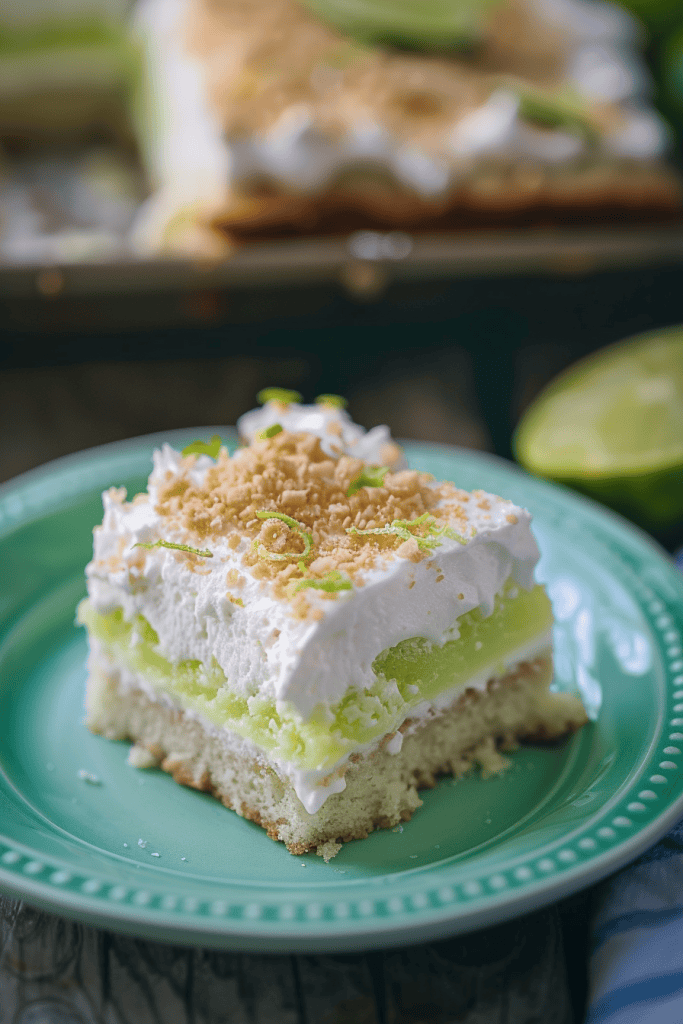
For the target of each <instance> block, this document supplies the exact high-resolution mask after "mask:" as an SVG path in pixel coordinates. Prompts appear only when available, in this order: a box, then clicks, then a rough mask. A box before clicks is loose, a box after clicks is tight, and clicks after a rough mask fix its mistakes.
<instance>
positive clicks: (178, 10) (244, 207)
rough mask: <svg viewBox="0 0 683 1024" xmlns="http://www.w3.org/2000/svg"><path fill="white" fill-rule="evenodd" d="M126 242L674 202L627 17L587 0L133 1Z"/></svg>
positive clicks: (672, 207) (533, 220)
mask: <svg viewBox="0 0 683 1024" xmlns="http://www.w3.org/2000/svg"><path fill="white" fill-rule="evenodd" d="M136 23H137V31H138V33H139V37H140V39H141V40H143V51H144V53H145V60H146V64H145V82H146V91H147V103H146V104H143V105H142V106H141V112H142V111H144V113H142V116H141V118H140V138H141V139H142V140H143V150H144V152H145V154H146V159H147V163H148V167H149V169H150V175H151V177H152V179H153V181H154V184H155V187H156V190H155V193H154V195H153V197H152V199H151V200H150V202H149V203H148V205H147V206H146V207H145V209H144V211H143V212H142V214H141V217H140V219H139V222H138V225H137V229H136V234H135V238H136V242H137V244H138V245H139V246H140V247H141V249H143V250H145V249H153V250H156V249H158V248H159V247H164V246H167V247H169V248H173V247H176V246H177V247H182V244H183V238H184V237H185V238H187V237H188V236H189V237H192V238H193V239H194V240H195V242H198V238H199V235H198V229H199V228H200V227H203V228H204V229H205V244H206V245H207V247H209V248H210V246H211V242H210V235H211V230H212V229H213V230H214V231H217V232H220V233H221V234H222V235H223V236H225V237H227V238H229V239H240V238H251V237H256V236H266V237H274V236H279V235H283V234H284V235H290V236H291V235H311V234H315V233H329V232H338V231H341V232H347V231H350V230H353V229H358V228H364V227H370V228H384V229H396V228H401V229H409V230H411V229H416V228H430V229H433V228H451V229H452V228H458V227H460V228H462V227H468V226H484V225H492V226H504V225H529V224H538V223H542V224H547V223H563V222H564V223H566V222H571V223H595V222H602V223H605V222H621V221H624V220H633V219H653V218H654V219H657V218H661V217H664V218H666V217H668V218H670V217H672V216H673V215H674V214H675V213H676V212H677V211H680V203H681V190H680V186H679V183H678V180H677V178H676V176H675V175H674V174H673V172H672V171H671V170H669V169H667V167H666V166H665V165H664V164H663V163H662V162H661V157H662V155H663V153H664V152H665V151H666V148H667V145H668V142H669V134H668V130H667V128H666V125H665V124H664V122H663V121H662V120H661V119H660V117H659V115H658V114H657V113H656V112H655V110H654V108H653V106H652V104H651V100H650V93H651V83H650V82H649V78H648V75H647V72H646V70H645V67H644V64H643V62H642V59H641V57H640V55H639V49H640V47H641V43H642V39H641V36H640V34H639V30H638V27H637V25H636V23H635V22H634V21H633V20H632V19H631V18H630V16H629V15H628V14H627V13H626V12H625V11H624V10H623V9H621V8H619V7H618V6H617V5H616V4H611V3H603V2H601V0H467V2H465V3H463V2H459V3H440V2H432V0H419V2H409V0H143V3H141V5H140V6H139V8H138V14H137V22H136Z"/></svg>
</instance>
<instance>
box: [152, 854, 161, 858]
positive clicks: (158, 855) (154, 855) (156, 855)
mask: <svg viewBox="0 0 683 1024" xmlns="http://www.w3.org/2000/svg"><path fill="white" fill-rule="evenodd" d="M152 857H161V854H160V853H153V854H152Z"/></svg>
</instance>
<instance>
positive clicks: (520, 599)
mask: <svg viewBox="0 0 683 1024" xmlns="http://www.w3.org/2000/svg"><path fill="white" fill-rule="evenodd" d="M283 421H284V422H283ZM285 424H286V426H285ZM239 426H240V433H241V435H242V436H244V438H245V439H246V440H248V442H249V443H247V444H246V445H244V446H243V447H241V448H239V449H238V450H237V451H236V452H235V454H234V455H232V456H231V455H229V454H228V452H227V451H226V450H225V448H220V449H219V444H220V439H219V438H215V439H213V441H212V442H210V443H209V444H206V445H203V444H197V445H195V446H190V447H191V448H193V449H194V450H192V451H188V450H187V449H186V451H185V453H180V452H177V451H174V450H173V449H172V448H170V447H169V446H168V445H164V446H163V448H162V449H161V450H160V451H157V452H155V454H154V469H153V471H152V473H151V476H150V478H149V484H148V489H147V491H146V492H144V493H142V494H138V495H137V496H136V497H134V498H133V499H132V501H127V500H126V494H125V492H124V491H122V490H117V489H111V490H110V491H108V492H105V494H104V507H105V514H104V521H103V523H102V525H101V526H99V527H97V528H96V530H95V533H94V557H93V560H92V562H91V563H90V564H89V566H88V568H87V579H88V593H89V596H88V598H87V599H86V600H85V601H84V602H83V603H82V604H81V606H80V609H79V620H80V621H81V622H82V623H84V624H85V625H86V626H87V629H88V633H89V640H90V658H89V678H88V684H87V696H86V708H87V724H88V726H89V727H90V728H91V729H92V730H93V731H94V732H98V733H102V734H103V735H104V736H107V737H109V738H111V739H129V740H132V741H134V744H135V746H134V747H133V750H132V753H131V760H132V762H133V763H134V764H138V765H142V766H149V765H152V764H159V765H160V766H161V767H162V768H163V769H164V770H165V771H167V772H170V773H171V774H172V775H173V777H174V778H175V779H176V780H177V781H178V782H182V783H184V784H186V785H189V786H193V787H195V788H197V789H200V790H204V791H206V792H209V793H213V794H214V795H215V796H217V797H218V798H219V799H220V800H222V801H223V803H224V804H225V805H226V806H227V807H230V808H232V809H233V810H234V811H236V812H237V813H238V814H240V815H242V816H243V817H245V818H249V819H251V820H253V821H255V822H257V823H258V824H260V825H262V826H263V827H264V828H265V829H266V830H267V832H268V834H269V835H270V836H271V837H272V838H273V839H277V840H281V841H282V842H284V843H285V844H286V846H287V848H288V849H289V850H290V852H292V853H295V854H300V853H303V852H306V851H309V850H313V849H315V850H316V851H317V852H318V853H319V854H321V855H322V856H324V857H325V858H326V859H329V857H331V856H333V855H334V854H335V853H336V852H337V850H338V849H339V847H340V844H341V843H342V842H343V841H346V840H350V839H357V838H364V837H366V836H367V835H368V833H369V832H371V831H372V830H373V829H376V828H386V827H391V826H394V825H396V824H397V823H399V822H400V821H405V820H407V819H409V818H410V817H411V815H412V813H413V812H414V811H415V810H416V808H417V807H419V805H420V803H421V800H420V797H419V790H420V789H421V788H424V787H428V786H433V785H434V783H435V780H436V779H437V777H438V776H439V775H441V774H444V773H446V774H453V775H456V776H458V775H461V774H463V773H464V772H466V771H468V770H469V769H470V768H471V767H472V766H474V765H477V764H479V765H480V766H482V768H483V769H484V771H486V772H490V771H498V770H500V769H501V767H502V766H503V758H502V756H501V753H500V750H501V748H508V747H511V746H514V745H515V744H516V743H517V742H519V741H520V740H532V741H533V740H536V741H548V740H554V739H557V738H559V737H562V736H565V735H567V734H569V733H571V732H573V731H575V730H576V729H578V728H579V727H580V726H582V725H583V724H584V723H585V721H586V715H585V712H584V709H583V706H582V704H581V702H580V700H579V699H578V697H576V696H575V695H573V694H562V693H555V692H552V691H551V689H550V684H551V681H552V610H551V606H550V602H549V600H548V597H547V595H546V593H545V590H544V588H543V587H542V586H541V585H539V584H537V583H536V582H535V581H534V567H535V565H536V562H537V560H538V557H539V553H538V548H537V545H536V542H535V540H534V538H533V535H532V533H531V530H530V525H529V524H530V518H531V517H530V515H529V513H528V512H527V511H525V510H524V509H522V508H519V507H518V506H516V505H514V504H513V503H512V502H510V501H507V500H505V499H503V498H499V497H497V496H494V495H492V494H487V493H485V492H484V491H474V492H472V493H469V492H466V491H463V490H461V489H460V488H459V487H457V486H456V485H455V484H453V483H444V482H437V481H435V480H434V479H433V478H432V477H431V476H430V475H429V474H426V473H421V472H418V471H417V470H414V469H409V468H403V466H404V465H405V464H404V463H403V462H402V455H401V452H400V449H399V448H398V447H397V446H396V445H395V444H394V443H393V442H392V441H391V439H390V437H389V433H388V431H387V430H386V428H375V430H374V431H370V432H368V433H365V431H363V430H362V429H361V428H359V427H357V426H356V425H355V424H353V423H351V421H350V419H349V417H348V416H347V414H346V413H345V412H344V411H343V410H342V409H340V408H339V407H338V406H337V405H336V404H333V402H332V401H331V400H330V398H329V396H327V401H325V402H323V403H321V404H320V405H319V406H317V407H314V408H311V407H303V406H299V405H298V404H297V403H292V402H291V401H289V400H286V401H285V400H283V396H282V395H280V396H278V398H277V399H276V400H271V401H269V402H268V403H267V404H266V406H264V408H263V409H262V410H258V411H255V412H254V413H253V414H248V415H247V417H244V418H243V420H242V421H241V423H240V425H239ZM212 446H213V447H212Z"/></svg>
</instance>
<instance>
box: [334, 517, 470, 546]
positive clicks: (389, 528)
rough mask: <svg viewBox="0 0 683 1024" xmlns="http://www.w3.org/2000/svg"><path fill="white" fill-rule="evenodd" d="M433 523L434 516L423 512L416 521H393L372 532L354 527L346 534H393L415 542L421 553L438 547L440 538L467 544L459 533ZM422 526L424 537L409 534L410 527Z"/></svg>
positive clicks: (350, 527)
mask: <svg viewBox="0 0 683 1024" xmlns="http://www.w3.org/2000/svg"><path fill="white" fill-rule="evenodd" d="M435 523H436V520H435V519H434V516H432V515H430V514H429V512H424V513H423V514H422V515H421V516H418V517H417V519H394V520H393V521H392V522H391V523H387V525H386V526H378V527H375V528H374V529H372V530H359V529H358V527H356V526H349V527H348V528H347V530H346V532H347V533H355V534H356V535H358V536H360V537H369V536H371V535H373V534H376V535H379V536H391V535H392V534H393V535H394V536H396V537H400V538H401V540H404V541H406V540H414V541H417V546H418V547H419V548H420V550H422V551H429V550H431V549H433V548H438V547H440V546H441V540H440V539H439V538H440V537H449V538H450V539H451V540H457V541H458V543H459V544H466V543H467V541H466V539H465V538H464V537H461V536H460V534H459V533H456V532H455V530H454V529H453V528H452V527H450V526H441V527H437V526H436V525H435ZM423 524H425V525H427V533H426V534H425V535H424V536H420V535H419V534H415V533H411V532H410V527H411V526H422V525H423Z"/></svg>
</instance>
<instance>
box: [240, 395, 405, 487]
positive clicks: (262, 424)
mask: <svg viewBox="0 0 683 1024" xmlns="http://www.w3.org/2000/svg"><path fill="white" fill-rule="evenodd" d="M276 423H279V424H280V425H281V426H282V427H283V428H284V429H285V430H291V431H293V432H296V431H300V430H303V431H305V432H306V433H307V434H315V435H316V437H319V438H320V447H321V448H322V449H323V451H324V452H325V453H326V454H327V455H330V456H331V457H332V458H338V457H339V456H340V455H352V456H353V457H354V458H356V459H362V460H363V461H364V462H367V463H368V464H369V465H371V466H381V465H384V464H386V460H387V446H388V445H392V446H393V442H392V439H391V432H390V430H389V427H387V426H384V425H381V426H377V427H373V428H372V429H371V430H365V428H364V427H361V426H359V424H358V423H354V422H353V420H352V419H351V417H350V416H349V414H348V412H346V410H345V409H340V408H339V407H337V406H333V405H323V404H316V405H299V404H298V402H290V403H289V405H287V406H286V407H284V406H283V405H282V404H281V403H279V402H265V403H264V405H262V406H261V408H260V409H252V410H251V411H250V412H245V414H244V416H240V418H239V419H238V421H237V430H238V433H239V436H240V438H242V440H244V441H246V442H247V443H249V442H251V441H253V440H254V438H256V437H257V436H258V435H259V434H260V433H261V432H262V431H264V430H267V429H268V427H272V426H274V425H275V424H276ZM406 466H407V463H406V461H405V459H404V458H402V457H401V458H400V460H398V461H396V460H394V462H393V467H392V468H394V469H395V470H398V469H405V468H406Z"/></svg>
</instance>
